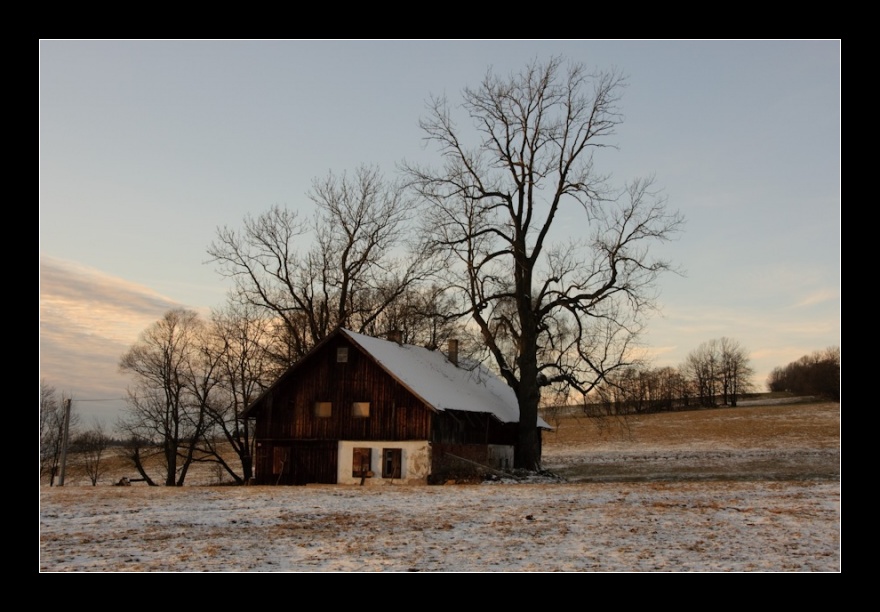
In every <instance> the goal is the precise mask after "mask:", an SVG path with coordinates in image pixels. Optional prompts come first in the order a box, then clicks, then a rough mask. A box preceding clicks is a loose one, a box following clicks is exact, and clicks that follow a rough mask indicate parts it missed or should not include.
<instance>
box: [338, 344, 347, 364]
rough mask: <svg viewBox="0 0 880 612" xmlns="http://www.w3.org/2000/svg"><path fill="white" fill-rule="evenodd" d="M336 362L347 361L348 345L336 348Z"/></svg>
mask: <svg viewBox="0 0 880 612" xmlns="http://www.w3.org/2000/svg"><path fill="white" fill-rule="evenodd" d="M336 363H348V347H347V346H340V347H339V348H338V349H336Z"/></svg>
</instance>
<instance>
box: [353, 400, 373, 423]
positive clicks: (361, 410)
mask: <svg viewBox="0 0 880 612" xmlns="http://www.w3.org/2000/svg"><path fill="white" fill-rule="evenodd" d="M351 416H353V417H354V418H356V419H366V418H368V417H369V416H370V402H352V404H351Z"/></svg>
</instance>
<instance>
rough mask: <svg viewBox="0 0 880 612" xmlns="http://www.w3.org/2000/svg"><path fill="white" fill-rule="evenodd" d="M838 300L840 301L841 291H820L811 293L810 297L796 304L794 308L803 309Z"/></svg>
mask: <svg viewBox="0 0 880 612" xmlns="http://www.w3.org/2000/svg"><path fill="white" fill-rule="evenodd" d="M837 299H840V292H839V291H837V290H836V289H822V290H820V291H816V292H814V293H811V294H810V295H808V296H807V297H805V298H804V299H802V300H801V301H799V302H798V303H796V304H795V305H794V307H795V308H802V307H804V306H813V305H815V304H821V303H824V302H830V301H832V300H837Z"/></svg>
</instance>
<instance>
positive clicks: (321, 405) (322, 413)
mask: <svg viewBox="0 0 880 612" xmlns="http://www.w3.org/2000/svg"><path fill="white" fill-rule="evenodd" d="M332 414H333V404H332V403H331V402H315V416H316V417H318V418H319V419H329V418H330V417H331V416H332Z"/></svg>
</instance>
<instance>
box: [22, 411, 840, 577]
mask: <svg viewBox="0 0 880 612" xmlns="http://www.w3.org/2000/svg"><path fill="white" fill-rule="evenodd" d="M813 411H814V412H816V414H817V415H819V416H822V415H823V414H824V415H825V416H823V417H822V418H827V416H828V415H829V414H831V415H833V417H834V418H835V419H838V418H839V405H837V406H825V407H822V406H819V407H818V408H816V409H814V410H813ZM805 412H806V409H797V410H793V411H791V412H779V413H770V415H769V417H768V416H765V417H764V422H765V423H766V422H770V423H771V424H778V423H780V422H782V423H787V421H786V420H785V419H790V418H793V415H796V414H801V415H803V414H804V413H805ZM743 414H745V413H742V412H729V413H725V412H723V411H711V412H707V413H705V415H704V416H706V417H712V418H714V417H716V416H718V417H719V418H720V417H724V418H728V419H740V417H741V415H743ZM770 417H772V419H770ZM777 417H778V418H777ZM674 418H679V417H674ZM755 422H757V421H755ZM755 422H750V423H752V424H750V425H748V426H747V427H743V428H742V429H743V431H753V430H754V429H755V426H754V423H755ZM691 423H692V422H691V421H683V424H682V425H681V428H682V429H685V430H687V429H690V428H691V427H692V425H690V424H691ZM636 425H637V426H638V427H635V428H634V430H633V432H634V433H633V436H632V439H630V440H628V441H626V442H623V441H621V440H610V441H608V442H607V443H604V444H603V443H595V442H592V443H590V444H589V445H584V444H582V443H581V444H578V443H576V442H563V440H562V438H558V439H554V438H548V444H547V446H546V447H545V453H544V463H545V467H547V468H548V469H550V470H551V471H552V472H554V473H555V474H557V475H561V476H564V477H565V480H560V479H558V478H557V479H554V478H543V479H540V478H533V479H530V480H526V481H504V482H496V483H486V484H479V485H453V486H401V485H395V484H392V485H388V486H382V487H376V486H372V487H359V486H325V485H310V486H307V487H233V486H197V485H199V484H200V481H199V480H198V479H196V478H195V476H194V477H193V479H192V480H191V481H190V480H189V479H188V481H189V482H190V484H192V485H194V486H186V487H147V486H145V485H143V484H141V483H139V484H136V485H133V486H130V487H112V486H107V485H106V484H104V485H100V486H98V487H90V486H85V484H84V483H82V482H78V481H74V482H70V483H68V485H69V486H65V487H63V488H61V487H51V488H50V487H48V486H42V487H41V488H40V493H39V496H40V545H39V549H40V562H39V567H40V571H41V572H244V571H252V572H374V571H393V572H557V571H561V572H754V571H758V572H839V571H840V569H841V568H840V566H841V557H840V448H839V436H832V438H831V439H830V440H829V439H827V438H822V439H811V440H810V441H805V440H807V438H806V437H804V436H801V435H800V434H797V435H794V430H793V428H788V429H783V430H782V431H786V432H791V433H792V435H790V436H789V435H779V434H777V435H773V436H770V437H767V436H764V437H763V438H761V439H757V440H752V439H750V438H748V437H744V438H739V437H737V436H734V435H733V433H730V434H729V435H728V436H727V438H726V439H727V440H729V441H728V442H726V443H719V442H718V441H717V440H716V441H715V442H711V441H710V440H711V438H710V437H709V436H708V435H707V436H705V442H695V441H694V440H693V439H687V438H686V437H683V438H681V439H679V438H677V437H676V436H674V435H671V434H670V433H669V432H668V431H667V432H665V433H664V434H663V436H664V437H663V440H664V443H663V444H662V445H658V444H657V443H656V442H654V443H653V444H650V443H648V442H647V440H648V437H646V436H643V435H641V434H640V433H639V432H640V429H639V427H641V425H640V424H638V423H637V424H636ZM774 426H775V425H774ZM735 427H736V421H733V422H729V423H728V424H727V425H726V426H725V429H724V431H728V432H733V431H734V429H735ZM786 427H787V426H786ZM551 436H552V434H551ZM835 437H836V438H837V441H836V442H835V440H834V438H835ZM116 478H118V475H117V476H116ZM201 482H205V483H207V482H211V479H209V478H205V480H203V481H201ZM70 485H72V486H70Z"/></svg>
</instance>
